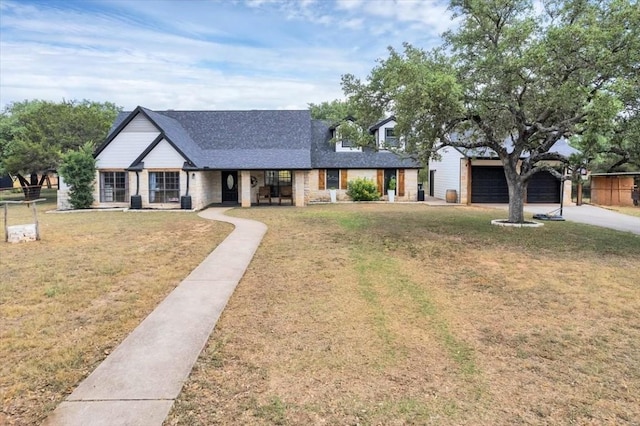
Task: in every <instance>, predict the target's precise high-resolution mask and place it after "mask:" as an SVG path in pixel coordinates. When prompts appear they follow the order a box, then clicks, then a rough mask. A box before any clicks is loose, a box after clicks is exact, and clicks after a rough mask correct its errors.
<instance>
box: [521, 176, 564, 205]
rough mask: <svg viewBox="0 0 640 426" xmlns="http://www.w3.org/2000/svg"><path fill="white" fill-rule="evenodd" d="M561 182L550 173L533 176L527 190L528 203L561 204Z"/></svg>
mask: <svg viewBox="0 0 640 426" xmlns="http://www.w3.org/2000/svg"><path fill="white" fill-rule="evenodd" d="M559 202H560V181H559V180H558V179H556V178H555V177H553V175H552V174H551V173H549V172H540V173H536V174H535V175H533V177H532V178H531V180H530V181H529V187H528V188H527V203H559Z"/></svg>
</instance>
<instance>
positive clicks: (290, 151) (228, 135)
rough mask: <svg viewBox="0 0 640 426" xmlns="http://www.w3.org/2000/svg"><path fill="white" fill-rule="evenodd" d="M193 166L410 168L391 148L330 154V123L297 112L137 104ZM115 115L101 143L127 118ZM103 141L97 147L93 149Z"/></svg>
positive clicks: (307, 112) (124, 114)
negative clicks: (161, 107) (155, 108)
mask: <svg viewBox="0 0 640 426" xmlns="http://www.w3.org/2000/svg"><path fill="white" fill-rule="evenodd" d="M135 111H140V112H142V113H144V114H146V115H147V116H148V117H149V118H150V119H151V120H152V121H153V122H154V123H155V124H156V125H157V126H158V127H159V128H160V130H161V132H162V133H163V134H164V136H165V137H166V138H167V139H168V140H169V141H170V142H171V143H172V144H173V145H174V147H175V148H176V149H178V150H179V151H180V152H181V153H182V154H183V155H184V156H185V157H186V160H187V161H191V163H192V165H193V166H192V167H194V168H205V167H207V168H211V169H227V170H233V169H311V168H414V167H416V168H417V167H419V165H418V164H417V163H416V162H414V161H412V160H408V159H401V158H400V157H399V156H397V155H395V154H393V153H390V152H377V151H374V150H372V149H365V150H364V152H361V153H359V152H354V153H349V152H339V153H337V152H335V147H334V146H333V145H332V144H331V143H329V140H330V139H331V134H330V131H329V124H328V123H326V122H323V121H320V120H312V119H311V115H310V112H309V111H308V110H300V111H268V110H252V111H174V110H169V111H152V110H149V109H146V108H142V107H138V108H136V110H135ZM131 114H132V113H131V112H129V113H121V114H119V115H118V117H117V118H116V120H115V122H114V124H113V126H112V128H111V132H110V136H109V137H108V138H107V141H106V143H108V142H110V140H111V139H112V138H113V136H115V134H114V132H116V131H117V130H119V129H120V127H121V126H122V125H123V124H124V123H125V122H126V120H127V119H129V118H132V117H131ZM104 146H106V144H105V145H103V146H101V147H100V148H99V149H98V152H99V151H100V150H101V149H103V148H104Z"/></svg>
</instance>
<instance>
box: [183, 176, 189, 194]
mask: <svg viewBox="0 0 640 426" xmlns="http://www.w3.org/2000/svg"><path fill="white" fill-rule="evenodd" d="M185 173H186V174H187V191H186V192H185V194H184V196H185V197H188V196H189V170H185Z"/></svg>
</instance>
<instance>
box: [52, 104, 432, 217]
mask: <svg viewBox="0 0 640 426" xmlns="http://www.w3.org/2000/svg"><path fill="white" fill-rule="evenodd" d="M393 124H394V123H393V122H390V121H386V122H385V123H384V124H383V125H382V126H386V127H390V126H392V125H393ZM386 127H381V128H383V129H384V128H386ZM335 130H336V126H331V125H330V124H329V123H326V122H324V121H321V120H313V119H311V116H310V113H309V111H307V110H302V111H266V110H260V111H256V110H252V111H173V110H169V111H152V110H149V109H146V108H143V107H138V108H136V109H135V110H134V111H132V112H130V113H123V114H120V116H119V117H118V118H117V119H116V122H115V123H114V126H113V128H112V131H111V132H110V134H109V136H108V137H107V139H106V140H105V142H104V143H103V144H102V145H101V146H100V147H98V148H97V150H96V153H95V157H96V164H97V174H96V183H97V184H96V186H95V193H94V199H95V200H96V201H95V203H94V207H96V208H109V207H122V208H127V207H130V208H134V209H138V208H149V209H177V208H183V209H201V208H204V207H206V206H208V205H210V204H228V205H241V206H243V207H249V206H251V205H255V204H263V203H268V204H269V203H271V204H278V205H295V206H304V205H307V204H309V203H312V202H316V201H328V200H329V197H330V195H329V190H330V189H334V188H335V189H336V190H337V192H338V199H348V196H347V195H346V189H347V183H348V182H349V181H351V180H353V179H356V178H358V177H366V178H370V179H372V180H373V181H375V182H376V184H377V185H378V188H379V190H380V192H381V193H382V194H383V196H384V194H386V184H387V183H388V181H389V179H390V178H391V177H392V176H393V177H395V178H396V181H397V182H398V188H397V190H396V192H397V199H398V200H400V201H415V200H416V199H417V190H418V182H417V179H418V169H419V168H420V165H419V164H418V163H416V162H415V161H413V160H410V159H406V158H403V157H402V156H399V155H396V153H394V152H391V151H389V150H387V149H386V148H387V147H386V145H385V143H386V142H385V140H384V138H383V139H380V140H379V143H380V144H381V145H380V146H376V147H364V148H362V147H349V146H346V145H348V143H346V142H345V143H342V142H338V143H333V142H332V140H333V137H334V136H335V133H334V132H335ZM378 130H379V129H373V130H372V133H374V134H376V137H378V136H377V133H375V132H377V131H378ZM386 133H387V134H391V133H390V132H386ZM390 138H391V137H390ZM390 141H391V139H390ZM65 190H66V189H65V187H64V186H62V187H61V191H62V192H64V191H65ZM59 199H60V200H61V202H60V204H61V205H59V208H61V209H64V208H68V206H67V205H65V204H66V197H65V194H64V193H63V194H61V196H60V197H59Z"/></svg>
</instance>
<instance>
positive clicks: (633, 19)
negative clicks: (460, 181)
mask: <svg viewBox="0 0 640 426" xmlns="http://www.w3.org/2000/svg"><path fill="white" fill-rule="evenodd" d="M451 9H452V10H453V12H454V16H455V17H456V18H458V19H459V26H458V28H457V29H456V30H454V31H451V32H448V33H445V34H444V36H443V39H444V43H443V45H442V46H440V47H438V48H436V49H432V50H430V51H424V50H422V49H420V48H417V47H414V46H411V45H409V44H405V46H404V50H403V51H397V50H394V49H392V48H390V49H389V57H388V58H386V59H383V60H380V61H379V63H378V64H377V66H375V67H374V68H373V70H372V71H371V73H370V75H369V76H368V78H367V79H366V81H361V80H359V79H358V78H356V77H354V76H353V75H345V76H343V79H342V86H343V90H344V92H345V94H346V95H347V96H348V97H349V100H350V102H352V103H353V104H354V105H356V106H357V109H358V117H359V118H360V119H361V120H362V123H363V124H365V125H369V124H371V123H374V122H375V121H376V120H378V119H379V118H380V117H382V116H384V115H386V114H394V115H395V116H396V122H397V126H396V134H398V135H400V136H401V137H403V138H404V140H405V144H406V147H407V151H408V153H409V154H410V155H413V156H415V157H418V158H421V159H422V160H423V161H426V160H427V159H428V158H429V157H430V156H432V155H434V152H435V151H436V149H437V148H438V147H440V146H445V145H448V146H456V147H462V148H490V149H492V150H493V151H495V153H496V154H497V156H498V157H499V158H500V160H501V162H502V165H503V167H504V173H505V177H506V180H507V184H508V187H509V219H508V220H509V221H510V222H516V223H517V222H523V221H524V211H523V210H524V208H523V207H524V197H525V193H526V187H527V185H528V183H529V181H530V180H531V178H532V176H533V175H534V174H535V173H538V172H540V171H542V170H547V171H549V172H551V173H552V174H554V175H555V176H556V177H558V178H562V176H561V174H560V173H558V171H557V170H556V169H555V168H554V167H553V164H552V162H553V161H567V159H566V158H564V157H561V156H559V155H557V154H554V153H553V152H552V150H551V148H552V147H553V145H554V144H555V143H556V142H558V141H559V140H560V139H561V138H578V140H576V143H579V144H581V146H582V147H583V148H584V150H585V154H586V156H588V155H594V154H593V153H595V152H596V151H600V152H602V151H603V150H604V149H609V150H611V151H615V150H617V149H618V148H619V149H620V151H623V150H625V149H628V148H629V147H630V146H631V145H632V143H631V142H630V137H629V135H630V133H628V132H629V131H630V130H632V129H633V128H635V127H633V126H634V123H637V121H632V120H631V117H632V113H633V105H636V106H637V105H638V98H639V97H640V95H639V91H638V87H640V84H639V83H640V7H639V5H638V4H637V2H636V1H631V0H548V1H536V2H532V1H526V0H453V1H451ZM636 111H637V110H636ZM628 122H630V124H625V123H628ZM615 138H617V139H615Z"/></svg>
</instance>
